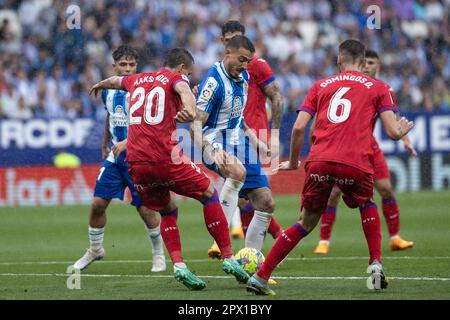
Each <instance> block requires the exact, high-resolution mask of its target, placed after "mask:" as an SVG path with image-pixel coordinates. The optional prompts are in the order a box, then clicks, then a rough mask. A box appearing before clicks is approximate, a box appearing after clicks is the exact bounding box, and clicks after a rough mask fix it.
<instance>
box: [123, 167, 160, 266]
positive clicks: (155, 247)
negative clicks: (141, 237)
mask: <svg viewBox="0 0 450 320" xmlns="http://www.w3.org/2000/svg"><path fill="white" fill-rule="evenodd" d="M123 178H124V183H126V184H127V186H128V188H129V190H130V193H131V198H132V199H131V205H132V206H135V207H136V210H137V212H138V213H139V215H140V217H141V218H142V220H143V221H144V226H145V231H146V233H147V237H148V239H149V240H150V244H151V246H152V267H151V269H150V271H151V272H162V271H165V270H166V257H165V256H164V245H163V239H162V237H161V230H160V218H159V215H158V214H157V213H156V212H155V211H154V210H151V209H149V208H147V207H146V206H144V203H143V202H142V201H141V198H140V197H139V194H138V193H137V192H136V190H135V189H134V183H133V181H132V179H131V177H130V175H129V173H128V172H127V170H126V169H124V170H123Z"/></svg>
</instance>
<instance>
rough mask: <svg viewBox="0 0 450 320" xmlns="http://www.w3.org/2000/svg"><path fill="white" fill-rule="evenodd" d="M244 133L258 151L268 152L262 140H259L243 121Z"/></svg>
mask: <svg viewBox="0 0 450 320" xmlns="http://www.w3.org/2000/svg"><path fill="white" fill-rule="evenodd" d="M244 133H245V135H246V136H247V137H248V138H249V140H250V143H251V144H252V145H253V147H255V149H258V150H259V152H260V153H268V152H269V151H268V146H267V144H265V143H264V142H263V141H261V140H259V139H258V137H257V136H256V134H255V132H254V131H253V129H252V128H250V127H249V126H248V125H247V123H245V122H244Z"/></svg>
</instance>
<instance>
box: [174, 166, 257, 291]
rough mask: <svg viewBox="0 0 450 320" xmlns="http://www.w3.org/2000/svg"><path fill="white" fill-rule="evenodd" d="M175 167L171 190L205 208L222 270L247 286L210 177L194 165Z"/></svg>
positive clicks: (204, 212) (244, 273)
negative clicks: (220, 259)
mask: <svg viewBox="0 0 450 320" xmlns="http://www.w3.org/2000/svg"><path fill="white" fill-rule="evenodd" d="M189 163H190V164H188V163H183V164H180V165H173V166H172V167H171V171H170V173H171V179H170V180H172V181H174V182H175V183H174V185H173V186H172V187H171V190H172V191H174V192H175V193H177V194H180V195H184V196H188V197H191V198H194V199H196V200H198V201H200V203H201V204H202V205H203V217H204V220H205V225H206V228H207V230H208V232H209V234H210V235H211V236H212V237H213V238H214V240H215V243H217V246H218V248H219V250H220V252H221V258H222V259H223V263H222V270H223V271H225V272H226V273H228V274H232V275H233V276H234V277H235V278H236V280H238V281H239V282H242V283H245V282H247V280H248V278H249V276H248V274H247V273H246V272H245V271H244V270H243V269H242V268H241V267H240V265H239V264H238V263H237V261H236V259H235V258H234V255H233V248H232V246H231V240H230V230H229V228H228V221H227V219H226V217H225V213H224V210H223V207H222V206H221V204H220V200H219V195H218V193H217V190H216V189H215V188H214V185H213V184H212V182H211V181H210V179H209V178H208V176H207V175H206V174H205V173H203V172H202V171H201V169H200V168H199V167H197V166H196V165H195V164H194V163H192V162H189Z"/></svg>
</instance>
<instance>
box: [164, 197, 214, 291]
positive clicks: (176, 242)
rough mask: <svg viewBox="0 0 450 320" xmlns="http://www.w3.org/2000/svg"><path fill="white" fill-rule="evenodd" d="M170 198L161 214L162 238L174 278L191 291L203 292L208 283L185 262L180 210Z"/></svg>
mask: <svg viewBox="0 0 450 320" xmlns="http://www.w3.org/2000/svg"><path fill="white" fill-rule="evenodd" d="M168 197H169V198H170V200H169V202H168V203H167V205H166V206H165V207H164V208H163V209H161V210H160V212H159V213H160V214H161V236H162V238H163V239H164V244H165V245H166V248H167V251H168V252H169V255H170V258H171V260H172V263H173V273H174V277H175V279H176V280H177V281H178V282H181V283H182V284H183V285H184V286H186V287H187V288H189V289H190V290H202V289H203V288H205V287H206V283H205V282H204V281H203V280H202V279H201V278H199V277H198V276H196V275H195V274H194V273H192V272H191V271H190V270H189V268H188V267H187V265H186V263H185V262H184V260H183V256H182V250H181V239H180V232H179V229H178V225H177V219H178V208H177V206H176V204H175V202H174V201H173V200H172V199H171V197H170V194H169V195H168Z"/></svg>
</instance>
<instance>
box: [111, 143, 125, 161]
mask: <svg viewBox="0 0 450 320" xmlns="http://www.w3.org/2000/svg"><path fill="white" fill-rule="evenodd" d="M127 140H128V139H125V140H122V141H119V142H117V143H116V144H115V145H113V147H112V152H113V154H114V159H117V158H118V157H119V156H120V154H121V153H122V152H124V151H125V150H126V149H127Z"/></svg>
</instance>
